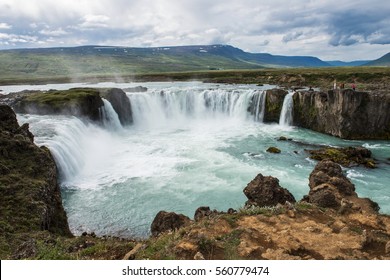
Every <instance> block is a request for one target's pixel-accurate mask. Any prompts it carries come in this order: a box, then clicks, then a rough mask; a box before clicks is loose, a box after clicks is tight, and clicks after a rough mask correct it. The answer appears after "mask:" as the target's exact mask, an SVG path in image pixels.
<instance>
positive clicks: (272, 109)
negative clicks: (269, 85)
mask: <svg viewBox="0 0 390 280" xmlns="http://www.w3.org/2000/svg"><path fill="white" fill-rule="evenodd" d="M287 94H288V91H286V90H283V89H270V90H267V92H266V97H265V112H264V122H277V123H278V122H279V118H280V113H281V112H282V107H283V101H284V97H285V96H286V95H287Z"/></svg>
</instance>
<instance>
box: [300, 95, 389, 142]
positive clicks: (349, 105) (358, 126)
mask: <svg viewBox="0 0 390 280" xmlns="http://www.w3.org/2000/svg"><path fill="white" fill-rule="evenodd" d="M293 100H294V125H296V126H300V127H304V128H308V129H312V130H315V131H318V132H322V133H326V134H330V135H333V136H337V137H340V138H345V139H390V94H388V93H385V92H378V93H375V92H358V91H353V90H350V89H347V90H330V91H328V92H327V93H324V92H314V91H300V92H297V93H295V94H294V96H293Z"/></svg>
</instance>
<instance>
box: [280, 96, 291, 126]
mask: <svg viewBox="0 0 390 280" xmlns="http://www.w3.org/2000/svg"><path fill="white" fill-rule="evenodd" d="M293 95H294V91H289V93H288V94H287V95H286V96H285V97H284V100H283V107H282V112H281V113H280V118H279V125H281V126H291V125H292V124H293V110H294V103H293Z"/></svg>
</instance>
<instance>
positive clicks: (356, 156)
mask: <svg viewBox="0 0 390 280" xmlns="http://www.w3.org/2000/svg"><path fill="white" fill-rule="evenodd" d="M306 151H307V152H309V153H310V158H311V159H315V160H318V161H321V160H331V161H333V162H335V163H338V164H341V165H342V166H345V167H350V166H355V165H364V166H366V167H368V168H375V167H376V162H375V160H374V159H372V158H371V151H370V150H368V149H366V148H364V147H347V148H334V147H327V148H323V149H319V150H306Z"/></svg>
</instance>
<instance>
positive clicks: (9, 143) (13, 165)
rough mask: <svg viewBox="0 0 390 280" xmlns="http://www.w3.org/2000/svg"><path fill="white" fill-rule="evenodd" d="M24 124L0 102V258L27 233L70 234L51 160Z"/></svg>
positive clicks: (48, 152)
mask: <svg viewBox="0 0 390 280" xmlns="http://www.w3.org/2000/svg"><path fill="white" fill-rule="evenodd" d="M33 139H34V137H33V135H32V134H31V133H30V131H29V129H28V124H25V125H22V126H19V124H18V122H17V120H16V115H15V113H14V112H13V111H12V109H11V108H10V107H9V106H6V105H0V144H1V145H0V175H1V176H0V210H1V215H0V224H1V227H0V248H1V250H0V252H1V256H0V257H1V258H2V259H3V258H4V257H5V256H6V255H7V254H12V253H14V252H12V249H13V248H15V247H17V245H18V244H20V243H23V241H25V239H26V236H28V234H30V233H33V232H38V231H49V232H51V233H54V234H59V235H63V236H71V233H70V231H69V227H68V222H67V217H66V213H65V211H64V208H63V206H62V200H61V192H60V188H59V185H58V183H57V169H56V165H55V162H54V160H53V158H52V156H51V154H50V151H49V149H47V148H46V147H37V146H36V145H35V144H34V142H33Z"/></svg>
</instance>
